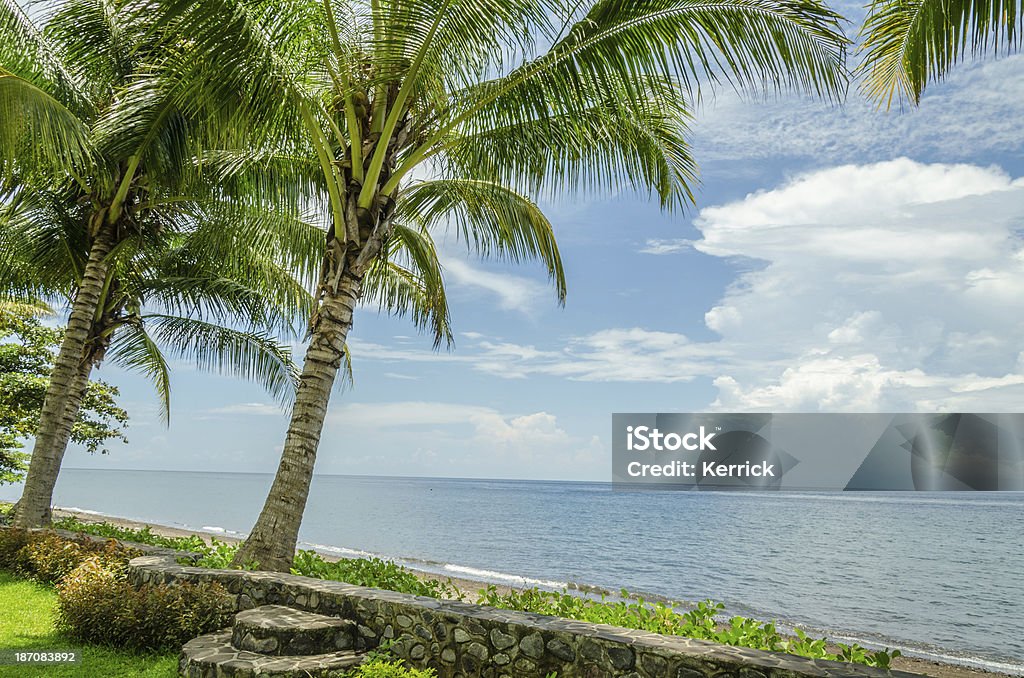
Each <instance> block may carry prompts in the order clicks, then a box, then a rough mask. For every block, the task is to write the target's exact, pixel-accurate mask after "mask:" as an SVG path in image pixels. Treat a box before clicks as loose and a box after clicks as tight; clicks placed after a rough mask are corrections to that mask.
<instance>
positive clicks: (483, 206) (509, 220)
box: [398, 179, 566, 303]
mask: <svg viewBox="0 0 1024 678" xmlns="http://www.w3.org/2000/svg"><path fill="white" fill-rule="evenodd" d="M398 217H399V218H400V219H404V220H406V221H408V222H412V223H419V224H422V225H423V226H424V227H431V226H434V227H441V228H445V227H447V226H449V225H454V226H455V227H456V228H457V229H458V231H457V232H458V235H459V236H460V237H461V238H462V239H463V240H464V241H465V243H466V245H467V247H469V248H471V249H472V250H474V251H475V252H476V253H477V254H479V255H481V256H485V257H486V256H492V255H494V256H498V257H501V258H504V259H505V260H507V261H511V262H514V263H518V262H520V261H523V260H526V259H536V260H539V261H541V262H542V263H543V264H544V265H545V267H547V270H548V276H549V277H550V278H551V281H552V282H553V283H554V285H555V289H556V292H557V294H558V301H559V303H565V294H566V284H565V271H564V269H563V268H562V259H561V256H560V255H559V252H558V245H557V243H556V242H555V234H554V231H553V229H552V227H551V223H550V222H549V221H548V219H547V217H545V216H544V213H543V212H542V211H541V209H540V208H539V207H537V205H535V204H534V203H533V202H531V201H530V200H529V199H527V198H525V197H523V196H521V195H519V194H518V193H516V192H515V191H513V190H511V189H509V188H507V187H506V186H503V185H501V184H497V183H493V182H488V181H480V180H477V179H440V180H436V181H424V182H421V183H417V184H414V185H413V186H411V187H410V188H409V189H408V190H407V191H406V192H405V194H404V195H403V200H402V204H401V207H400V208H399V212H398Z"/></svg>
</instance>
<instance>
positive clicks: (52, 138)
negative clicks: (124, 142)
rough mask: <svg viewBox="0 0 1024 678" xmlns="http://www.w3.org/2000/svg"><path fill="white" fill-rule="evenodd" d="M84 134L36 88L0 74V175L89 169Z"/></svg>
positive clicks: (4, 72)
mask: <svg viewBox="0 0 1024 678" xmlns="http://www.w3.org/2000/svg"><path fill="white" fill-rule="evenodd" d="M91 152H92V145H91V143H90V140H89V134H88V128H87V126H86V125H85V123H83V122H82V121H81V120H80V119H79V118H78V117H76V116H75V114H74V113H72V112H71V111H70V110H68V108H67V107H66V106H65V105H64V104H63V103H61V102H60V101H58V100H57V99H55V98H54V97H53V96H52V95H51V94H49V93H47V92H46V91H45V90H43V89H41V88H40V87H39V86H38V85H36V84H34V83H32V82H30V81H28V80H25V79H24V78H22V77H19V76H17V75H15V74H13V73H11V72H10V71H7V70H5V69H3V68H0V175H3V174H13V173H19V174H23V175H31V174H35V173H46V172H47V171H48V170H51V169H57V170H58V171H60V170H64V169H65V168H66V167H68V165H71V166H73V167H79V168H82V167H84V166H86V165H88V163H89V160H90V156H91Z"/></svg>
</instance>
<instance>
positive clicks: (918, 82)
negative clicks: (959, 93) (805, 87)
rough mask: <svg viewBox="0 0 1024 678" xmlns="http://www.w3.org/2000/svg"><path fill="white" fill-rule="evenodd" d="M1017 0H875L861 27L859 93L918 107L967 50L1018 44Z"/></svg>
mask: <svg viewBox="0 0 1024 678" xmlns="http://www.w3.org/2000/svg"><path fill="white" fill-rule="evenodd" d="M1022 22H1024V13H1022V11H1021V2H1020V0H978V1H974V0H875V1H874V2H872V3H871V5H870V6H869V11H868V16H867V18H866V19H865V21H864V26H863V27H862V28H861V36H862V37H863V44H862V45H861V47H860V50H859V51H860V52H861V53H862V54H863V56H862V60H861V63H860V65H859V66H858V68H857V72H858V74H859V75H860V76H862V77H863V80H862V83H861V91H863V92H864V94H865V95H866V96H868V97H869V98H870V99H872V100H874V101H876V102H877V103H878V104H879V105H885V106H886V107H887V108H888V107H890V106H891V105H892V103H893V101H894V100H896V101H902V100H903V99H907V100H908V101H910V102H911V103H912V104H914V105H917V104H918V103H920V101H921V93H922V92H923V91H924V88H925V86H926V85H927V83H928V82H929V81H934V80H941V79H942V77H943V76H944V75H945V74H946V73H947V72H948V71H949V69H950V68H951V67H952V66H954V65H955V64H956V63H958V62H959V61H961V60H962V59H963V58H965V57H966V56H967V55H968V54H972V55H975V56H977V55H980V54H984V53H986V52H987V51H988V50H990V49H991V50H992V51H999V50H1000V49H1004V50H1006V51H1009V50H1011V49H1016V48H1017V47H1019V46H1020V41H1021V32H1022V31H1021V29H1022V28H1024V23H1022Z"/></svg>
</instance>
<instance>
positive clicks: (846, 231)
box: [65, 6, 1024, 480]
mask: <svg viewBox="0 0 1024 678" xmlns="http://www.w3.org/2000/svg"><path fill="white" fill-rule="evenodd" d="M839 9H840V11H843V10H849V13H848V14H847V16H852V15H853V13H859V12H860V10H858V9H855V8H853V7H847V6H843V7H840V8H839ZM851 32H852V31H851ZM1022 119H1024V55H1021V56H1010V57H1003V58H999V59H989V60H985V61H983V62H979V63H971V64H965V65H963V66H961V67H959V68H958V69H957V70H956V71H955V72H954V73H953V74H952V75H951V76H950V77H949V78H948V79H947V81H946V82H944V83H942V84H940V85H938V86H934V87H933V88H932V89H930V90H929V92H928V94H927V95H926V96H925V97H924V99H923V101H922V104H921V107H920V109H918V110H904V111H902V112H900V111H898V110H894V111H893V112H890V113H885V112H879V111H876V110H875V109H874V108H873V106H872V105H870V104H868V103H867V102H864V101H862V100H861V99H860V98H859V96H858V95H857V94H856V93H855V92H851V94H850V97H849V100H848V101H847V102H846V103H845V104H844V105H842V106H830V105H828V104H823V103H820V102H816V101H813V100H809V99H803V98H801V97H798V96H780V97H778V98H775V99H773V100H771V101H763V100H756V99H746V100H745V99H743V98H740V97H738V96H737V95H735V94H734V93H732V92H730V91H727V90H720V91H718V92H717V93H716V94H715V95H714V96H713V97H708V98H707V100H706V101H705V102H704V103H703V105H702V108H701V109H700V111H699V115H698V119H697V121H696V123H695V125H694V137H693V142H694V151H695V155H696V158H697V160H698V162H699V163H700V164H701V167H702V184H701V186H700V187H699V191H698V193H697V200H698V204H697V206H696V207H695V208H693V209H690V210H689V211H688V212H685V213H676V214H664V213H661V212H660V211H659V210H658V208H657V205H656V204H655V203H654V202H653V201H650V200H648V199H647V197H646V196H637V195H631V194H627V193H623V194H619V195H612V196H609V195H581V196H576V197H574V198H572V199H565V200H560V201H559V202H557V203H556V204H548V205H545V208H546V211H547V214H548V215H549V217H550V219H551V221H552V222H553V224H554V226H555V229H556V233H557V235H558V239H559V243H560V246H561V251H562V255H563V258H564V261H565V266H566V271H567V275H568V281H569V297H568V301H567V304H566V306H565V308H564V309H560V308H558V306H557V304H556V302H555V295H554V292H553V290H552V288H551V287H550V286H549V285H548V284H547V281H546V279H545V276H544V272H543V270H542V269H541V268H540V267H539V266H529V265H528V266H521V267H510V266H505V265H502V264H500V263H495V262H481V261H479V260H475V259H470V258H468V257H467V256H466V254H465V249H464V248H463V247H462V246H461V245H460V243H458V242H456V241H455V240H454V239H448V240H447V241H445V244H444V247H443V252H444V260H445V268H446V275H447V281H448V285H449V295H450V301H451V304H452V311H453V321H454V325H455V330H456V332H457V337H456V345H455V347H454V348H453V350H451V351H450V352H447V351H441V352H434V351H432V350H431V348H430V344H431V342H430V338H429V337H426V336H421V335H418V334H417V333H416V332H415V330H414V329H413V328H412V327H411V326H410V325H409V324H408V323H407V322H404V321H401V320H395V319H391V318H387V317H380V316H379V315H378V314H377V313H376V311H375V310H372V309H366V310H362V311H361V312H360V313H359V314H358V315H357V318H356V322H355V327H354V329H353V333H352V335H351V337H350V346H351V348H352V350H353V356H354V367H355V380H356V381H355V386H354V388H351V389H346V390H339V391H336V393H335V395H334V397H333V399H332V402H331V408H330V412H329V415H328V422H327V425H326V428H325V432H324V436H323V441H322V444H321V447H320V454H319V459H318V462H317V471H318V472H319V473H347V474H380V475H414V476H446V477H509V478H557V479H579V480H607V479H608V477H609V473H610V458H611V457H610V455H611V451H610V429H611V413H613V412H618V411H633V412H638V411H682V412H687V411H704V410H725V411H752V410H762V411H777V412H783V411H917V410H922V411H928V410H951V411H1013V410H1019V407H1020V405H1019V403H1020V402H1022V398H1024V352H1022V351H1024V342H1022V341H1021V338H1022V337H1024V331H1022V330H1024V320H1022V319H1024V247H1022V242H1021V239H1020V235H1021V231H1022V228H1024V179H1022V178H1021V177H1024V132H1022V131H1021V129H1020V120H1022ZM300 354H301V351H300ZM97 376H100V377H101V378H103V379H105V380H107V381H109V382H111V383H113V384H115V385H117V386H119V387H120V388H121V390H122V402H123V404H124V405H125V406H126V407H127V408H128V410H129V412H130V414H131V417H132V420H131V425H130V428H129V431H128V434H129V439H130V441H131V442H130V444H129V445H120V444H117V445H114V446H112V449H111V453H110V454H109V455H105V456H91V455H89V454H87V453H86V452H84V451H83V450H81V449H72V450H71V451H69V453H68V456H67V459H66V462H65V464H66V465H67V466H71V467H88V468H140V469H174V470H198V471H248V472H272V471H274V469H275V468H276V465H277V460H278V455H279V453H280V449H281V444H282V442H283V440H284V432H285V429H286V426H287V416H286V414H285V413H283V412H282V411H281V410H280V409H279V408H278V407H277V406H276V405H274V403H273V401H272V399H270V398H269V397H268V396H267V395H265V394H264V393H262V392H261V391H260V390H259V389H258V388H256V387H254V386H252V385H249V384H246V383H244V382H240V381H237V380H233V379H230V378H227V377H219V376H216V375H208V374H202V373H198V372H195V371H193V370H191V369H189V368H188V367H187V366H184V365H183V366H179V368H178V369H177V370H176V371H175V373H174V374H173V389H174V391H173V401H172V410H173V411H172V418H171V423H170V426H169V427H165V426H164V425H163V424H161V423H160V421H159V418H158V416H157V404H156V403H157V401H156V397H155V396H154V394H153V392H152V389H151V388H150V387H149V386H148V385H147V384H146V382H145V381H143V380H142V379H141V378H139V377H137V376H134V375H130V374H126V373H124V372H121V371H119V370H118V369H117V368H116V367H114V366H113V365H105V366H103V367H102V369H101V370H100V371H99V373H98V374H97Z"/></svg>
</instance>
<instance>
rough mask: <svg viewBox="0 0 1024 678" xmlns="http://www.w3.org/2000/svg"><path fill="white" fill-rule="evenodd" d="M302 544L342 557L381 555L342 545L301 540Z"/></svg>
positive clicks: (377, 556)
mask: <svg viewBox="0 0 1024 678" xmlns="http://www.w3.org/2000/svg"><path fill="white" fill-rule="evenodd" d="M303 545H304V546H308V547H310V548H311V549H313V550H314V551H325V552H327V553H332V554H335V555H338V556H341V557H343V558H381V556H379V555H377V554H376V553H370V552H369V551H360V550H359V549H349V548H345V547H343V546H329V545H327V544H316V543H313V542H303Z"/></svg>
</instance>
